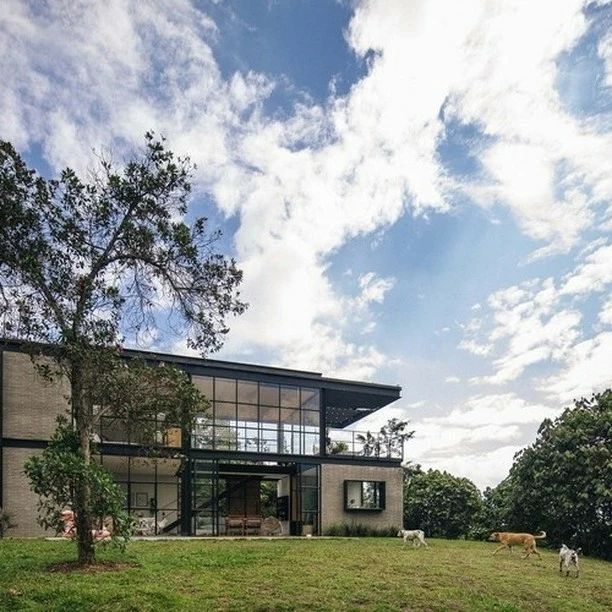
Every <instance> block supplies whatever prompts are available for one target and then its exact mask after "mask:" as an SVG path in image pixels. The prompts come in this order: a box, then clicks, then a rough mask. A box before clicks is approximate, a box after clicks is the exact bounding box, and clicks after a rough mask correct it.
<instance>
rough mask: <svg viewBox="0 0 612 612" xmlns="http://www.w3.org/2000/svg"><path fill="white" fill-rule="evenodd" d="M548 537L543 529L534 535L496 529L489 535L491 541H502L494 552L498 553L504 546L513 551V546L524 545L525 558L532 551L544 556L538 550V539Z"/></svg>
mask: <svg viewBox="0 0 612 612" xmlns="http://www.w3.org/2000/svg"><path fill="white" fill-rule="evenodd" d="M545 537H546V532H545V531H541V532H540V534H539V535H532V534H531V533H511V532H509V531H495V532H493V533H492V534H491V535H490V536H489V541H491V542H500V543H501V546H500V547H499V548H496V549H495V552H494V553H493V554H496V553H498V552H499V551H500V550H501V549H502V548H507V549H509V550H510V552H512V547H513V546H522V547H523V550H524V551H525V554H524V555H523V559H526V558H527V557H528V556H529V555H530V554H531V553H534V554H536V555H538V558H540V559H541V558H542V557H541V556H540V553H539V552H538V551H537V550H536V540H542V539H544V538H545Z"/></svg>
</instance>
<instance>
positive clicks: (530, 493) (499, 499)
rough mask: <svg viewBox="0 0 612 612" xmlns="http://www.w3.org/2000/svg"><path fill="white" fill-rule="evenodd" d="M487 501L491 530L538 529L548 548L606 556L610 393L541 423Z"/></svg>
mask: <svg viewBox="0 0 612 612" xmlns="http://www.w3.org/2000/svg"><path fill="white" fill-rule="evenodd" d="M489 498H490V499H489V503H488V505H489V510H490V514H491V517H492V518H493V517H495V518H496V519H497V522H498V525H497V526H496V529H499V528H502V527H503V528H504V529H508V530H513V531H515V530H520V531H529V530H532V531H533V530H536V529H544V530H545V531H546V533H547V534H548V537H547V543H549V544H552V545H555V546H556V545H560V544H562V543H565V544H567V545H569V546H573V547H581V548H583V550H584V551H585V552H586V553H587V554H596V555H600V556H603V557H605V558H608V559H610V558H612V390H610V389H608V390H607V391H604V392H603V393H601V394H596V395H593V397H591V398H590V399H581V400H578V401H576V402H575V404H574V406H573V407H572V408H567V409H566V410H565V411H564V412H563V414H562V415H561V416H559V417H558V418H557V419H555V420H554V421H551V420H550V419H546V420H544V421H543V422H542V424H541V425H540V428H539V430H538V435H537V438H536V441H535V442H534V443H533V444H532V445H531V446H529V447H527V448H525V449H524V450H522V451H521V452H520V453H518V454H517V456H516V457H515V460H514V464H513V466H512V468H511V470H510V474H509V476H508V478H507V479H506V480H505V481H503V482H502V483H501V484H500V485H499V486H498V487H496V489H495V490H494V491H491V492H490V495H489Z"/></svg>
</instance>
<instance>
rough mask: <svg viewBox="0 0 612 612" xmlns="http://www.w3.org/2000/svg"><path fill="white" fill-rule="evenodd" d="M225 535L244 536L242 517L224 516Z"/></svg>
mask: <svg viewBox="0 0 612 612" xmlns="http://www.w3.org/2000/svg"><path fill="white" fill-rule="evenodd" d="M225 535H244V517H243V516H226V517H225Z"/></svg>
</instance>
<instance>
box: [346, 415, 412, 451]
mask: <svg viewBox="0 0 612 612" xmlns="http://www.w3.org/2000/svg"><path fill="white" fill-rule="evenodd" d="M406 427H408V421H401V420H400V419H395V418H394V419H390V420H389V421H388V422H387V424H386V425H383V426H382V427H381V428H380V431H378V432H377V433H372V432H370V431H368V432H366V434H365V435H364V434H357V435H356V436H355V439H356V440H357V442H359V443H360V444H362V447H363V450H362V453H363V455H364V456H366V457H381V456H383V457H398V458H399V457H402V454H403V449H404V443H405V442H406V441H407V440H410V438H412V437H413V436H414V431H406Z"/></svg>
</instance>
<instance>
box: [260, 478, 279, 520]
mask: <svg viewBox="0 0 612 612" xmlns="http://www.w3.org/2000/svg"><path fill="white" fill-rule="evenodd" d="M259 493H260V500H261V514H262V516H276V515H277V514H278V512H277V499H278V495H277V485H276V481H275V480H262V481H261V484H260V489H259Z"/></svg>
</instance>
